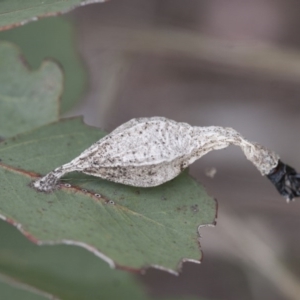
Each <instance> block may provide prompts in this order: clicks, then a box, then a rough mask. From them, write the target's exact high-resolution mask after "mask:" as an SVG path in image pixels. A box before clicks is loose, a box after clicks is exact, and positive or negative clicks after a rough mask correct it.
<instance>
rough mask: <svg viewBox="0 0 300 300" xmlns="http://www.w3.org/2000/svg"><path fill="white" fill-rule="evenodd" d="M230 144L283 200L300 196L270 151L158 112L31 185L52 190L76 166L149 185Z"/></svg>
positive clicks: (299, 179)
mask: <svg viewBox="0 0 300 300" xmlns="http://www.w3.org/2000/svg"><path fill="white" fill-rule="evenodd" d="M229 145H236V146H239V147H241V149H242V151H243V152H244V154H245V156H246V158H247V159H248V160H250V161H251V162H252V163H253V164H254V165H255V166H256V168H257V169H258V170H259V171H260V173H261V174H262V175H264V176H267V177H268V178H269V179H270V181H271V182H272V183H273V184H274V185H275V187H276V188H277V190H278V191H279V193H280V194H281V195H283V196H284V197H285V198H286V199H287V200H288V201H289V200H292V199H294V197H297V196H300V175H299V174H298V173H296V171H295V170H294V169H293V168H291V167H289V166H287V165H285V164H284V163H282V162H281V161H280V160H279V156H278V155H277V154H276V153H274V152H273V151H271V150H268V149H267V148H265V147H263V146H262V145H260V144H257V143H252V142H249V141H247V140H246V139H245V138H244V137H243V136H241V134H239V133H238V132H237V131H236V130H234V129H232V128H223V127H218V126H209V127H197V126H190V125H189V124H187V123H179V122H175V121H173V120H169V119H166V118H163V117H152V118H138V119H132V120H130V121H128V122H126V123H125V124H123V125H121V126H119V127H118V128H116V129H115V130H114V131H112V132H111V133H110V134H108V135H107V136H105V137H104V138H102V139H100V140H99V141H98V142H96V143H95V144H93V145H92V146H91V147H89V148H88V149H86V150H85V151H84V152H82V153H81V154H80V155H79V156H78V157H76V158H75V159H73V160H72V161H70V162H69V163H67V164H64V165H62V166H60V167H58V168H56V169H55V170H53V171H51V172H50V173H48V174H47V175H46V176H44V177H42V178H41V179H38V180H37V181H35V182H33V184H32V185H33V187H34V188H35V189H37V190H38V191H43V192H51V191H53V190H54V189H55V188H56V187H57V182H58V180H59V178H61V177H62V176H63V175H65V174H67V173H69V172H73V171H78V172H82V173H85V174H88V175H93V176H97V177H101V178H104V179H107V180H110V181H114V182H118V183H122V184H126V185H131V186H137V187H153V186H157V185H160V184H163V183H164V182H167V181H169V180H171V179H173V178H174V177H176V176H177V175H178V174H179V173H180V172H182V170H184V169H185V168H186V167H188V166H189V165H190V164H192V163H193V162H194V161H195V160H197V159H199V158H200V157H202V156H203V155H205V154H206V153H208V152H210V151H212V150H218V149H223V148H226V147H227V146H229Z"/></svg>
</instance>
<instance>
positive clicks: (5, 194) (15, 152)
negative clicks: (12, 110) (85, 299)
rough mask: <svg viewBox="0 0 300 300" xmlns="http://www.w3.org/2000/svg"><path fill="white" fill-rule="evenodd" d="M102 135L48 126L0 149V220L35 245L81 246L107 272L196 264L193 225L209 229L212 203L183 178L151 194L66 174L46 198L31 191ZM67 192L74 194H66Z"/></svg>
mask: <svg viewBox="0 0 300 300" xmlns="http://www.w3.org/2000/svg"><path fill="white" fill-rule="evenodd" d="M104 135H105V133H104V132H102V131H100V130H98V129H95V128H91V127H89V126H86V125H84V124H83V123H82V121H81V120H80V119H78V118H74V119H67V120H63V121H60V122H56V123H53V124H51V125H46V126H43V127H41V128H38V129H36V130H33V131H31V132H29V133H24V134H22V135H19V136H18V137H16V138H12V139H7V140H6V141H4V142H2V143H1V144H0V159H1V165H0V189H1V191H2V192H1V193H2V194H1V199H0V214H1V215H2V216H3V218H5V219H7V220H8V221H9V222H11V223H14V224H15V225H16V224H21V225H20V226H22V229H23V232H24V233H25V234H27V236H29V237H30V238H31V240H33V241H36V242H37V243H50V244H51V243H68V244H74V245H80V246H83V247H85V248H87V249H89V250H91V251H93V252H94V253H95V254H96V255H98V256H99V257H101V258H103V259H104V260H106V261H107V262H108V263H109V264H110V265H111V266H119V267H123V268H125V269H136V270H140V269H142V268H145V267H148V266H155V267H159V268H163V269H166V270H169V271H170V272H177V271H178V269H179V268H180V265H181V263H182V261H184V260H192V261H195V262H197V261H200V260H201V256H202V254H201V251H200V249H199V235H198V226H199V225H206V224H213V223H214V222H215V216H216V203H215V200H214V199H212V198H211V197H209V196H208V195H207V194H206V192H205V190H204V188H203V187H202V186H201V185H199V184H198V183H197V182H196V181H195V180H194V179H192V178H191V177H190V176H189V175H188V174H187V172H184V173H182V174H181V175H180V176H178V177H177V178H175V179H174V180H171V181H169V182H168V183H166V184H163V185H160V186H158V187H154V188H136V187H129V186H125V185H122V184H116V183H112V182H109V181H106V180H101V179H99V178H96V177H91V176H87V175H83V174H72V173H71V174H70V175H69V176H67V177H65V178H64V183H65V185H62V186H61V188H60V189H58V190H56V191H54V192H53V193H50V194H45V193H39V192H37V191H36V190H34V189H33V188H31V187H29V184H30V182H31V181H32V180H34V179H35V178H36V177H37V175H36V173H39V174H45V173H47V172H48V171H50V170H51V169H53V168H55V167H57V166H59V165H61V164H63V163H65V162H67V161H69V160H70V159H71V158H73V157H75V156H77V155H78V154H79V153H81V152H82V151H83V150H84V149H86V148H87V147H89V146H90V145H91V144H92V143H93V142H95V141H97V140H99V139H100V138H101V137H103V136H104ZM69 185H72V187H69Z"/></svg>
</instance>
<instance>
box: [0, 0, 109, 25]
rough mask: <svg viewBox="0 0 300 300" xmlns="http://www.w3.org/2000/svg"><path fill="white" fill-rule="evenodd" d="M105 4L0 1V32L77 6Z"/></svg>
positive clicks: (74, 0) (86, 0)
mask: <svg viewBox="0 0 300 300" xmlns="http://www.w3.org/2000/svg"><path fill="white" fill-rule="evenodd" d="M98 2H105V0H63V1H57V0H46V1H41V0H26V1H20V0H2V1H0V30H7V29H10V28H12V27H15V26H20V25H24V24H25V23H27V22H30V21H35V20H37V18H42V17H49V16H55V15H58V14H61V13H65V12H68V11H70V10H72V9H74V8H76V7H78V6H82V5H86V4H90V3H98Z"/></svg>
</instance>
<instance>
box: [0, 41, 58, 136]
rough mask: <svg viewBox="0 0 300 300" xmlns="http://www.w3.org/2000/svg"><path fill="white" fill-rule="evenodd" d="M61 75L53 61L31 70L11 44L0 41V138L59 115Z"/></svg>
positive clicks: (45, 122) (34, 126)
mask: <svg viewBox="0 0 300 300" xmlns="http://www.w3.org/2000/svg"><path fill="white" fill-rule="evenodd" d="M62 81H63V74H62V72H61V70H60V68H59V67H58V66H57V64H55V63H54V62H52V61H44V62H43V63H42V65H41V67H40V68H39V69H38V70H36V71H30V70H29V69H28V67H27V66H26V64H25V63H24V59H23V57H22V55H21V53H20V51H19V49H18V48H16V47H15V46H14V45H12V44H10V43H8V42H0V137H2V138H3V137H4V138H7V137H10V136H14V135H16V134H19V133H22V132H25V131H28V130H31V129H33V128H36V127H39V126H41V125H44V124H47V123H49V122H54V121H56V120H57V119H58V117H59V98H60V95H61V93H62Z"/></svg>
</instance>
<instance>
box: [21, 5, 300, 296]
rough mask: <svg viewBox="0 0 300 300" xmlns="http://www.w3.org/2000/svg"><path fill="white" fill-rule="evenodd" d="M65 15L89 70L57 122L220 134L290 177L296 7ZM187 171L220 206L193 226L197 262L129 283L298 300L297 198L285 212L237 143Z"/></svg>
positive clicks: (131, 9)
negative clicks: (262, 153) (173, 126)
mask: <svg viewBox="0 0 300 300" xmlns="http://www.w3.org/2000/svg"><path fill="white" fill-rule="evenodd" d="M65 18H68V19H71V21H72V22H73V24H74V26H75V30H74V35H75V39H76V47H77V49H78V53H79V54H80V56H81V58H82V60H83V63H84V64H85V67H86V69H87V73H88V79H87V82H88V86H87V88H86V91H85V93H84V95H83V97H82V98H81V101H80V102H79V103H78V105H77V106H76V107H75V108H73V109H72V110H71V111H69V112H67V113H66V114H65V116H73V115H78V114H82V115H84V120H85V122H86V123H87V124H90V125H94V126H97V127H101V128H104V129H105V130H107V131H111V130H112V129H114V128H115V127H116V126H118V125H120V124H122V123H124V122H125V121H127V120H129V119H131V118H134V117H146V116H165V117H168V118H171V119H174V120H177V121H184V122H188V123H190V124H192V125H195V126H210V125H219V126H229V127H233V128H234V129H236V130H237V131H239V132H241V133H242V134H243V135H244V136H245V137H246V138H247V139H249V140H253V141H257V142H259V143H261V144H263V145H265V146H267V147H269V148H270V149H272V150H274V151H276V152H277V153H278V154H279V155H280V156H281V158H282V160H283V161H284V162H286V163H288V164H290V165H291V166H293V167H295V168H296V169H297V168H298V170H300V158H299V150H300V140H299V138H298V136H299V134H298V131H299V127H300V102H299V98H300V85H299V83H300V34H299V33H300V29H299V28H300V4H299V1H295V0H272V1H271V0H252V1H245V0H227V1H222V0H185V1H182V0H181V1H180V0H122V1H117V0H111V1H108V2H107V3H104V4H93V5H88V6H85V7H81V8H79V9H76V10H74V11H73V12H71V13H69V14H67V15H66V16H65ZM26 26H28V25H26ZM26 26H25V27H26ZM58 46H59V45H58ZM75 88H76V87H75ZM211 168H215V169H216V170H217V173H216V175H215V176H214V177H213V178H211V177H209V176H207V175H206V173H207V172H206V171H207V170H209V169H211ZM190 173H191V174H192V175H193V176H194V177H195V178H196V179H197V180H198V181H199V182H201V183H202V184H203V185H204V186H205V187H206V189H207V191H208V193H209V194H210V195H212V196H213V197H215V198H216V199H217V200H218V204H219V211H218V219H217V226H216V227H214V228H212V227H207V228H199V231H200V234H201V236H202V239H201V246H202V250H203V252H204V259H203V261H202V263H201V265H195V264H192V263H184V265H183V270H182V273H181V274H180V276H179V277H175V276H173V275H170V274H167V273H165V272H161V271H158V270H154V269H149V270H147V272H146V274H145V275H141V276H139V280H140V281H141V282H143V283H144V284H145V285H146V286H147V289H148V291H149V293H150V294H152V295H154V296H170V297H171V296H174V295H193V296H198V297H203V298H207V299H216V300H223V299H224V300H225V299H229V300H240V299H243V300H248V299H249V300H250V299H253V300H256V299H264V300H269V299H270V300H285V299H300V281H299V276H300V254H299V253H300V236H299V228H300V218H299V216H300V204H299V202H297V201H296V202H295V203H290V204H286V203H285V200H284V199H283V198H281V197H280V196H279V195H278V194H277V192H276V190H275V189H274V187H273V186H272V185H271V184H270V183H269V182H268V180H267V179H266V178H264V177H262V176H261V175H260V174H259V173H258V172H257V170H256V169H255V168H254V167H253V165H252V164H251V163H250V162H248V161H247V160H246V159H245V157H244V156H243V154H242V152H241V151H240V149H237V148H235V147H229V148H228V149H226V150H222V151H215V152H213V153H210V154H208V155H207V156H205V157H204V158H202V159H201V160H199V161H197V162H196V163H194V164H193V165H192V167H191V168H190Z"/></svg>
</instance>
